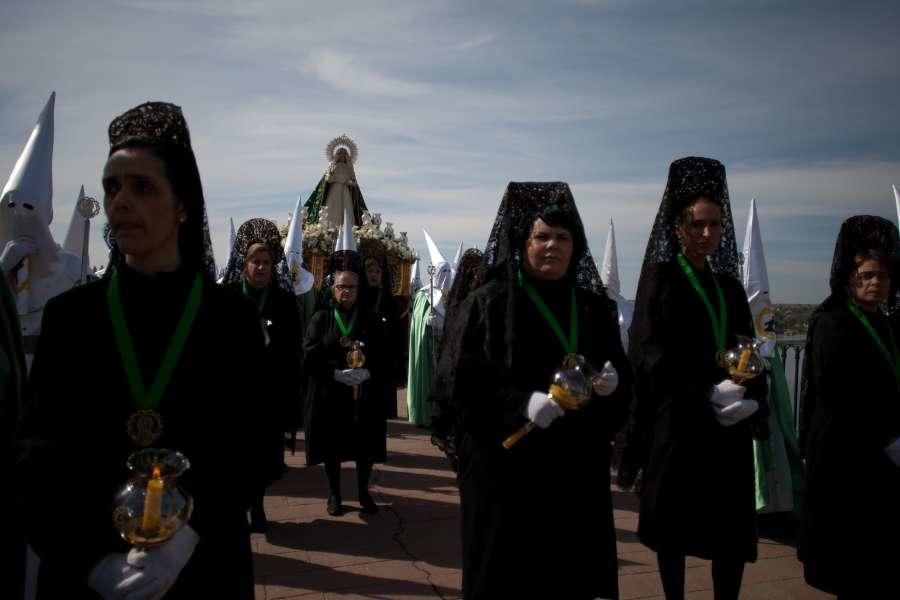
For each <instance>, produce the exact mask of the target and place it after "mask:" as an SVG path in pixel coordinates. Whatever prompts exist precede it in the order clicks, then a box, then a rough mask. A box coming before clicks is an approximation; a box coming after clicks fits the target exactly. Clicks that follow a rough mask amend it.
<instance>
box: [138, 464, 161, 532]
mask: <svg viewBox="0 0 900 600" xmlns="http://www.w3.org/2000/svg"><path fill="white" fill-rule="evenodd" d="M159 475H160V472H159V467H153V478H152V479H150V481H148V482H147V494H146V495H145V496H144V518H143V520H142V521H141V533H142V534H143V535H144V536H146V537H150V536H153V535H156V533H157V531H158V530H159V521H160V518H161V517H162V494H163V487H164V483H163V480H162V478H161V477H160V476H159Z"/></svg>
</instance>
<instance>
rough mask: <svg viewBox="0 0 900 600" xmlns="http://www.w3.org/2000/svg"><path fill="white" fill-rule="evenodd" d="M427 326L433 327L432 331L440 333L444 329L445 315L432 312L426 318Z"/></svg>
mask: <svg viewBox="0 0 900 600" xmlns="http://www.w3.org/2000/svg"><path fill="white" fill-rule="evenodd" d="M425 326H426V327H431V329H433V330H436V331H438V332H440V331H441V330H442V329H443V328H444V315H442V314H441V313H439V312H438V311H436V310H435V311H432V312H431V313H430V314H429V315H428V316H427V317H426V318H425Z"/></svg>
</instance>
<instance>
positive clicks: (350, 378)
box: [334, 369, 372, 385]
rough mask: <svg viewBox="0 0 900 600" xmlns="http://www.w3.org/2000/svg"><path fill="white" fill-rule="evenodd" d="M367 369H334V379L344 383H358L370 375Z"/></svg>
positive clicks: (366, 379)
mask: <svg viewBox="0 0 900 600" xmlns="http://www.w3.org/2000/svg"><path fill="white" fill-rule="evenodd" d="M371 376H372V375H371V373H369V370H368V369H343V370H340V369H335V370H334V380H335V381H337V382H338V383H343V384H344V385H360V384H361V383H363V382H365V381H368V379H369V378H370V377H371Z"/></svg>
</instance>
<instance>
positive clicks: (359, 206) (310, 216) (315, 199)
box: [303, 175, 368, 225]
mask: <svg viewBox="0 0 900 600" xmlns="http://www.w3.org/2000/svg"><path fill="white" fill-rule="evenodd" d="M330 185H331V184H330V183H328V182H326V181H325V176H324V175H323V176H322V177H321V178H320V179H319V183H317V184H316V189H314V190H313V192H312V194H310V195H309V198H308V199H307V200H306V203H305V204H304V205H303V206H304V208H306V223H307V224H308V225H312V224H313V223H318V222H319V212H321V210H322V205H323V203H324V202H325V198H327V197H328V186H330ZM350 195H351V196H353V223H354V224H355V225H359V224H361V223H362V214H363V213H364V212H365V211H367V210H368V209H367V208H366V202H365V200H363V195H362V192H361V191H360V190H359V185H358V184H357V185H354V186H351V187H350Z"/></svg>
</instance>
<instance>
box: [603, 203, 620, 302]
mask: <svg viewBox="0 0 900 600" xmlns="http://www.w3.org/2000/svg"><path fill="white" fill-rule="evenodd" d="M600 279H602V280H603V285H604V286H606V293H607V295H608V296H609V297H610V298H612V299H613V300H615V299H616V297H617V296H619V295H620V294H621V289H622V287H621V284H620V283H619V258H618V256H617V254H616V229H615V226H614V225H613V221H612V219H610V220H609V234H608V235H607V236H606V249H605V250H604V252H603V266H602V267H601V269H600Z"/></svg>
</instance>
